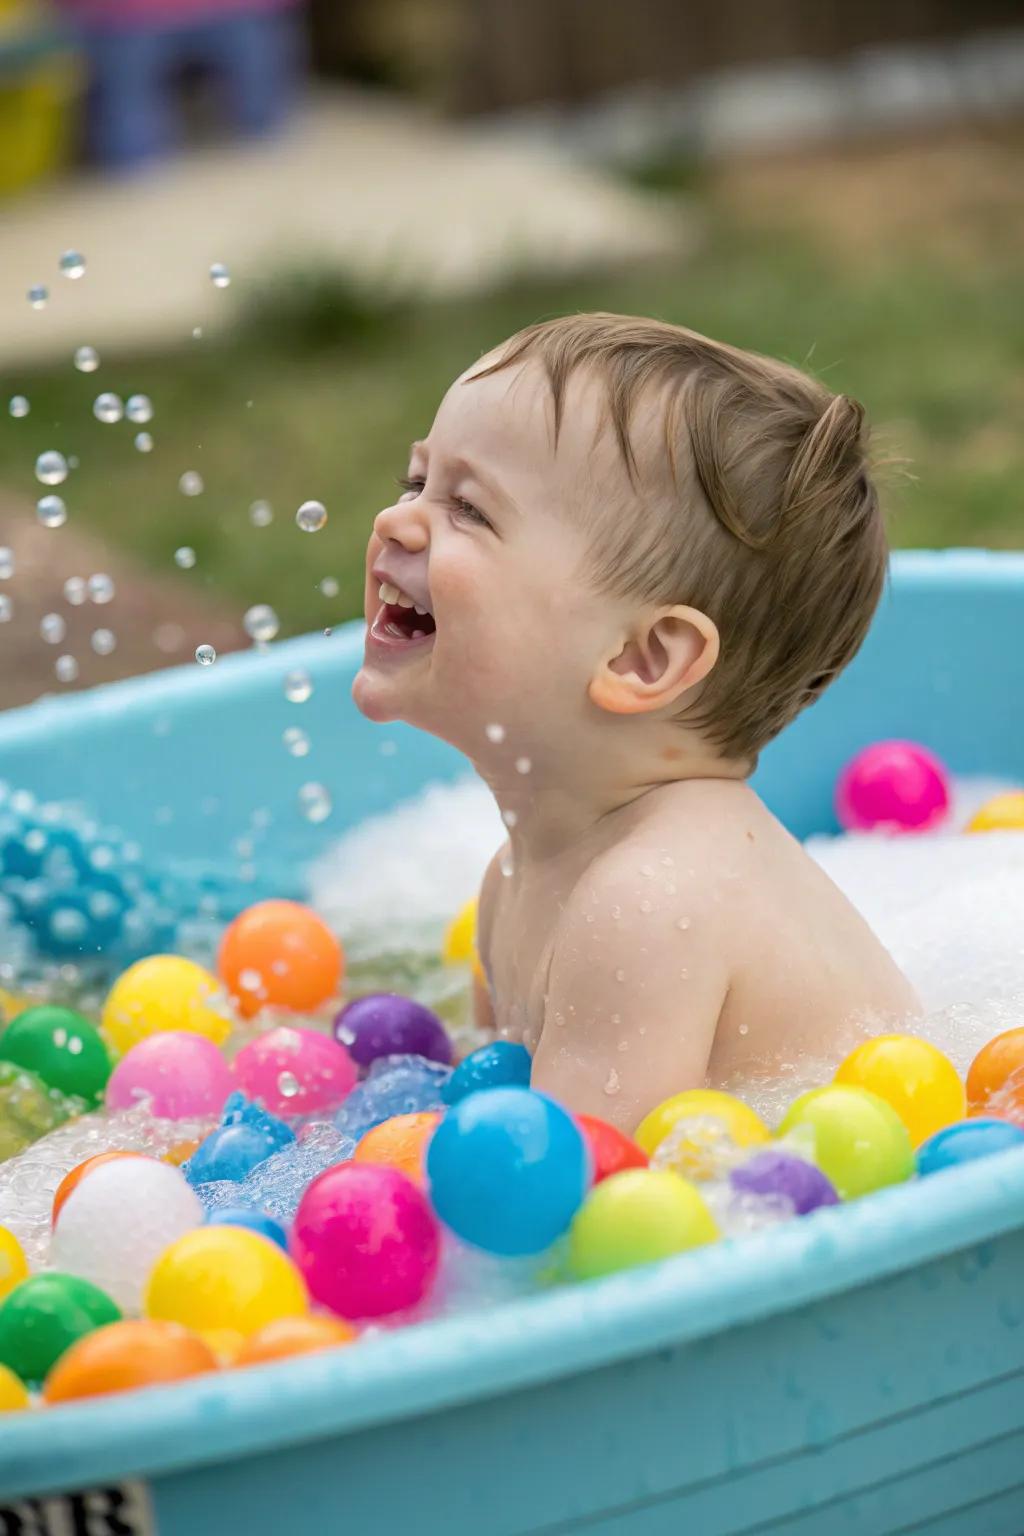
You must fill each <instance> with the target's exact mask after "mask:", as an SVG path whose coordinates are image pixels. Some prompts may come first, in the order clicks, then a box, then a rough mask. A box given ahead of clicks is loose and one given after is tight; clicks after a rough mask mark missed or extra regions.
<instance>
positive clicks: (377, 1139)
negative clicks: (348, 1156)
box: [352, 1109, 441, 1185]
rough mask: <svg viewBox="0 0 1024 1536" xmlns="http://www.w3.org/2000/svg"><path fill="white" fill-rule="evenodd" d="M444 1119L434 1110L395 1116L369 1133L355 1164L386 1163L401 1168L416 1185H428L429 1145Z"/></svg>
mask: <svg viewBox="0 0 1024 1536" xmlns="http://www.w3.org/2000/svg"><path fill="white" fill-rule="evenodd" d="M440 1118H441V1116H440V1115H439V1114H438V1113H437V1111H436V1110H433V1109H425V1110H421V1111H420V1112H419V1113H418V1114H415V1115H393V1116H392V1117H391V1119H390V1120H385V1121H383V1122H382V1123H381V1124H380V1125H375V1126H374V1127H373V1130H372V1131H367V1132H366V1135H365V1136H363V1137H362V1139H361V1140H360V1142H359V1145H358V1146H357V1147H356V1149H355V1151H354V1152H353V1154H352V1161H353V1162H354V1163H383V1164H385V1165H386V1166H387V1167H389V1168H397V1169H398V1171H399V1173H404V1174H405V1176H406V1178H407V1179H411V1180H412V1182H413V1183H414V1184H420V1185H423V1184H425V1183H426V1173H425V1171H424V1166H423V1160H424V1158H425V1156H426V1152H427V1142H428V1141H429V1140H430V1138H431V1136H433V1134H434V1130H435V1128H436V1126H437V1123H438V1121H439V1120H440Z"/></svg>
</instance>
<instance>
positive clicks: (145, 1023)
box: [101, 955, 231, 1056]
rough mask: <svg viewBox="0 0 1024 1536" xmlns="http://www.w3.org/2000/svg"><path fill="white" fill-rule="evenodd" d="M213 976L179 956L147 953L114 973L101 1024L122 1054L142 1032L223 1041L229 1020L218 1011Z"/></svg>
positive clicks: (218, 989) (142, 1036)
mask: <svg viewBox="0 0 1024 1536" xmlns="http://www.w3.org/2000/svg"><path fill="white" fill-rule="evenodd" d="M221 992H222V988H221V984H220V982H219V981H218V980H217V978H216V976H211V975H210V972H209V971H204V970H203V967H202V966H201V965H196V963H195V961H194V960H185V959H184V958H183V957H182V956H181V955H149V956H147V958H146V959H145V960H137V961H136V962H135V964H134V965H130V966H129V967H128V969H127V970H126V971H125V972H124V974H123V975H122V976H119V977H118V979H117V981H115V983H114V985H113V987H112V988H111V991H110V995H109V997H108V998H107V1001H106V1003H105V1004H104V1005H103V1018H102V1021H101V1022H102V1025H103V1028H104V1029H105V1030H106V1032H107V1034H108V1036H109V1037H110V1040H111V1042H112V1043H113V1045H114V1047H115V1049H116V1050H118V1051H120V1052H121V1055H122V1056H123V1055H124V1053H125V1052H126V1051H130V1050H131V1048H132V1046H133V1045H138V1043H139V1041H140V1040H145V1038H146V1037H147V1035H154V1034H157V1033H158V1032H159V1031H161V1030H165V1029H184V1030H187V1031H188V1033H189V1034H193V1035H205V1036H206V1038H207V1040H212V1041H213V1043H214V1045H223V1044H224V1041H225V1040H226V1039H227V1037H228V1035H229V1034H230V1033H231V1020H230V1018H228V1017H227V1015H226V1013H221V1012H219V1011H218V1009H217V1006H216V1004H215V1001H214V1000H215V999H216V998H217V997H218V996H219V995H220V994H221Z"/></svg>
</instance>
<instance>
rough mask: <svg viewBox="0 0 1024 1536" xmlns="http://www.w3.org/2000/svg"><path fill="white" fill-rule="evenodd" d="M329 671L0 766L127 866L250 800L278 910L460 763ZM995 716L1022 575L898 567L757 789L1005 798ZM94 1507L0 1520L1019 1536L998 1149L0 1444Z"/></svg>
mask: <svg viewBox="0 0 1024 1536" xmlns="http://www.w3.org/2000/svg"><path fill="white" fill-rule="evenodd" d="M360 649H361V641H360V636H359V633H358V631H357V630H356V629H354V628H353V629H351V630H349V631H346V632H344V633H342V634H341V635H336V636H334V637H333V638H331V639H329V640H323V639H316V640H303V641H297V642H294V643H292V644H288V645H282V646H280V647H276V648H275V649H274V651H273V652H272V653H271V655H269V656H246V657H242V658H238V659H233V660H227V661H224V662H222V663H219V664H218V665H217V666H216V667H215V668H213V669H211V670H210V671H202V670H200V669H198V668H193V669H189V670H187V671H183V672H176V673H171V674H168V675H165V676H163V677H159V678H154V679H147V680H145V681H143V682H139V683H129V684H122V685H119V686H116V687H113V688H108V689H105V690H102V691H98V692H95V693H92V694H87V695H83V696H80V697H78V698H75V699H69V700H67V701H63V702H48V703H43V704H39V705H36V706H34V707H33V708H31V709H28V710H23V711H21V712H20V713H18V714H13V715H10V716H8V717H7V719H6V720H4V721H2V722H0V775H2V776H3V777H5V778H6V779H8V780H9V781H10V782H12V783H15V784H19V785H23V786H27V787H30V788H33V789H35V790H37V791H38V792H39V793H40V794H42V795H48V796H58V797H62V798H64V797H66V795H67V791H68V787H69V783H73V784H74V786H75V788H76V790H77V792H78V793H79V794H80V795H81V797H82V799H83V800H84V801H87V802H90V803H91V804H92V805H93V806H94V808H95V809H96V811H97V813H98V814H99V815H100V816H101V817H104V818H109V819H110V820H111V821H115V822H117V823H119V824H121V825H123V826H125V827H126V828H127V829H129V830H130V831H131V832H132V833H133V834H134V835H136V836H137V837H138V838H139V839H140V840H141V841H142V843H143V845H144V847H145V848H146V849H147V850H148V851H149V852H150V853H151V854H153V855H154V856H157V857H160V856H166V857H169V858H170V857H174V858H182V857H184V858H190V859H198V860H203V861H211V862H213V863H217V862H218V861H222V860H227V859H228V858H229V856H230V847H231V843H232V841H233V839H234V838H235V837H237V836H238V835H239V834H240V833H241V832H242V831H243V830H244V828H245V826H246V824H247V822H248V818H249V814H250V813H251V811H252V810H253V809H255V808H258V807H260V806H268V807H270V808H271V809H272V810H273V811H274V812H275V820H274V823H273V826H272V828H271V833H270V838H271V845H272V846H271V852H272V854H273V856H274V858H275V859H276V860H277V867H278V869H279V871H280V876H281V879H282V881H283V882H284V883H285V884H286V886H287V887H288V888H289V889H295V888H296V886H297V884H298V883H299V879H298V874H297V871H298V869H299V866H300V863H301V860H303V859H304V858H306V857H308V856H309V855H310V854H312V853H314V852H315V851H316V850H317V848H318V847H319V846H321V845H322V844H323V843H324V842H325V841H326V840H327V839H328V838H330V837H333V836H335V835H336V834H337V832H338V831H339V830H340V829H341V828H342V827H343V826H344V825H345V824H346V823H350V822H352V821H354V820H357V819H359V818H361V817H363V816H365V815H366V814H367V813H368V812H371V811H378V810H380V809H382V808H384V807H386V806H388V805H389V804H391V803H393V802H394V801H395V800H397V799H399V798H401V797H404V796H407V795H408V794H410V793H411V792H414V791H416V790H417V789H419V788H420V787H421V786H422V785H423V784H424V783H425V782H427V781H428V780H430V779H434V778H439V777H450V776H452V775H453V774H455V773H457V772H459V771H461V768H462V766H463V765H462V764H461V762H460V760H459V759H458V758H457V757H456V756H455V754H453V753H450V752H448V751H447V750H445V749H444V748H442V747H439V746H438V745H437V744H435V743H433V742H430V741H428V740H425V739H421V738H419V737H417V736H414V735H413V734H412V733H410V732H406V731H400V730H394V729H392V728H381V727H373V726H370V725H368V724H367V723H366V722H364V721H363V720H361V719H360V718H359V717H358V716H357V715H356V713H355V711H354V710H353V708H352V706H351V704H350V703H349V700H348V684H349V679H350V677H351V674H352V672H353V669H354V668H355V666H356V665H357V659H358V656H359V653H360ZM294 666H303V667H306V668H308V669H309V670H310V672H311V673H312V674H313V677H314V679H315V683H316V691H315V693H314V695H313V698H312V699H311V700H310V701H309V702H308V703H307V704H305V705H303V706H302V711H303V714H302V720H303V724H304V725H305V726H306V728H307V729H308V731H309V734H310V735H311V737H312V738H313V741H314V743H315V755H311V756H310V757H309V758H308V759H306V760H305V761H304V762H301V763H296V762H295V761H294V760H293V759H291V758H289V757H288V755H287V754H286V753H284V752H283V751H281V750H280V746H279V743H280V737H281V731H282V730H283V728H284V726H285V725H286V724H290V723H294V720H295V706H291V705H288V704H287V703H286V702H285V700H284V698H283V695H282V691H281V678H282V675H283V674H284V672H285V671H287V670H288V669H289V668H290V667H294ZM1022 699H1024V557H1017V556H998V557H997V556H989V555H984V554H977V553H967V552H953V553H949V554H942V555H930V554H922V555H907V556H903V557H901V558H899V559H898V560H897V561H896V562H895V571H894V579H893V583H892V590H891V592H890V594H889V595H888V596H887V597H886V599H885V602H884V604H883V608H882V611H881V613H880V616H879V618H878V621H877V623H876V625H875V628H874V631H873V633H872V635H871V637H870V639H869V642H868V644H867V645H866V646H865V648H864V651H863V653H862V655H861V656H860V657H859V658H858V660H857V662H856V663H855V664H854V666H853V667H852V668H851V669H850V671H849V672H848V673H847V674H846V675H845V676H844V677H843V678H842V679H841V680H840V682H839V683H838V684H837V685H836V686H835V688H834V689H832V690H831V691H830V692H829V694H828V695H827V696H826V698H825V699H824V700H823V701H822V702H821V703H820V704H819V705H817V706H815V707H814V708H813V709H812V710H811V711H809V712H808V713H807V714H806V715H805V716H804V717H803V718H802V719H801V720H800V721H798V722H797V724H796V725H795V726H794V727H793V728H792V729H791V730H790V731H788V732H787V733H786V735H785V737H784V738H783V739H782V740H780V741H779V742H778V743H777V744H775V746H773V748H772V749H771V750H770V751H769V752H767V753H766V754H765V757H764V762H763V766H762V768H761V770H760V773H759V783H760V787H761V789H762V791H763V793H764V794H765V795H766V797H767V798H768V800H769V801H770V802H771V804H772V805H773V806H774V807H775V808H776V810H778V811H779V812H780V813H781V814H782V815H783V816H784V818H785V819H786V820H787V822H788V823H789V824H790V825H791V826H792V827H793V828H794V830H796V831H797V832H799V833H801V834H806V833H809V832H811V831H814V830H822V829H827V828H829V827H830V826H831V807H830V799H831V786H832V783H833V780H834V776H835V773H836V770H837V769H838V767H839V766H840V764H841V762H842V761H843V760H844V759H845V758H846V757H847V756H848V755H849V754H850V752H851V751H853V750H854V749H855V748H856V747H858V746H860V745H862V744H863V743H864V742H866V741H868V740H870V739H872V738H876V737H879V736H885V735H906V736H913V737H916V738H918V739H920V740H922V741H924V742H926V743H927V744H928V745H930V746H931V747H933V748H934V749H936V750H937V751H938V752H939V753H941V754H942V755H943V756H944V757H945V758H946V759H947V761H948V762H949V763H950V764H951V765H952V767H953V768H954V769H956V770H958V771H961V772H978V771H985V772H993V773H1006V774H1017V775H1020V776H1024V709H1022V707H1021V700H1022ZM382 741H386V742H390V743H393V744H394V748H395V750H393V751H392V750H391V749H390V748H389V749H388V752H387V755H382V754H381V752H380V745H381V743H382ZM314 763H315V764H316V765H317V770H318V772H317V776H318V777H319V778H321V779H322V780H323V782H324V783H325V784H326V785H327V786H328V788H329V789H330V791H331V793H332V795H333V797H334V804H335V811H334V815H333V816H332V817H331V818H330V819H329V820H328V821H327V822H325V823H324V824H322V825H321V826H318V827H313V826H310V825H309V824H308V823H306V822H304V821H302V819H301V818H300V817H299V815H298V813H297V811H296V810H295V793H296V791H297V789H298V787H299V785H300V784H301V783H302V782H303V781H304V780H306V779H308V778H310V777H311V776H312V774H311V768H312V765H313V764H314ZM328 764H329V766H328ZM168 812H170V813H172V815H171V819H168ZM1022 936H1024V914H1022ZM97 1487H103V1488H105V1489H106V1491H105V1492H95V1493H92V1494H89V1495H88V1496H82V1495H80V1496H78V1497H77V1499H76V1498H71V1499H70V1500H68V1499H64V1500H57V1501H55V1502H49V1501H46V1500H44V1501H43V1502H42V1503H40V1504H37V1505H28V1506H17V1507H16V1506H9V1507H8V1508H7V1509H6V1510H5V1511H4V1510H0V1529H3V1530H4V1531H6V1532H10V1533H14V1532H16V1531H18V1532H21V1531H24V1532H25V1533H26V1536H28V1533H29V1532H35V1531H38V1530H39V1529H40V1528H41V1529H43V1530H46V1531H47V1532H53V1533H54V1536H56V1533H57V1532H58V1531H59V1532H62V1533H65V1536H67V1533H70V1532H71V1531H72V1530H75V1531H79V1532H86V1531H88V1532H92V1533H94V1536H100V1533H103V1532H110V1533H114V1532H125V1531H149V1530H153V1529H156V1530H159V1531H160V1532H161V1533H162V1536H204V1533H214V1532H218V1533H219V1532H220V1531H222V1530H224V1529H227V1528H230V1529H235V1530H237V1531H239V1532H244V1533H245V1536H280V1533H281V1532H285V1531H291V1530H294V1531H300V1532H314V1531H324V1532H333V1531H359V1532H362V1533H370V1532H373V1533H380V1536H391V1533H395V1532H402V1533H407V1532H409V1531H415V1532H416V1533H417V1536H462V1533H473V1536H485V1533H486V1536H520V1533H527V1532H529V1533H544V1536H556V1533H558V1536H562V1533H566V1536H568V1533H570V1532H583V1531H587V1532H590V1531H593V1532H599V1533H601V1536H670V1533H671V1536H684V1533H686V1536H689V1533H692V1536H726V1533H729V1536H739V1533H741V1532H742V1533H746V1536H753V1533H755V1532H756V1533H758V1536H769V1533H770V1536H832V1533H840V1536H842V1533H851V1536H895V1533H896V1532H900V1533H910V1532H914V1533H924V1532H927V1533H929V1536H954V1533H963V1536H1021V1533H1022V1532H1024V1156H1022V1155H1021V1154H1019V1153H1016V1152H1010V1153H1005V1154H1003V1155H1002V1156H1000V1157H997V1158H992V1159H990V1160H989V1161H988V1162H984V1163H979V1164H975V1165H974V1166H968V1167H965V1168H962V1169H959V1170H956V1171H953V1172H950V1173H946V1174H943V1175H941V1176H937V1177H935V1178H933V1179H929V1180H927V1181H926V1182H924V1183H922V1184H921V1185H919V1186H908V1187H904V1188H900V1189H894V1190H889V1191H886V1192H884V1193H882V1194H879V1195H876V1196H873V1197H871V1198H869V1199H866V1200H863V1201H861V1202H860V1203H859V1204H857V1205H855V1206H851V1207H848V1208H846V1209H837V1210H826V1211H823V1212H820V1213H818V1214H817V1215H816V1216H814V1217H811V1218H809V1219H807V1220H804V1221H801V1222H794V1223H792V1224H791V1225H790V1226H788V1227H784V1228H781V1229H777V1230H775V1231H771V1232H767V1233H764V1234H762V1235H760V1236H755V1237H752V1238H748V1239H747V1240H745V1241H742V1242H738V1243H723V1244H721V1245H719V1246H717V1247H715V1248H710V1249H706V1250H702V1251H700V1252H698V1253H695V1254H692V1255H688V1256H684V1257H682V1258H680V1259H676V1260H672V1261H669V1262H667V1263H665V1264H662V1265H658V1266H655V1267H653V1268H649V1269H646V1270H643V1271H638V1272H635V1273H633V1274H626V1275H622V1276H617V1277H614V1278H612V1279H610V1280H606V1281H601V1282H598V1283H594V1284H591V1285H588V1286H584V1287H574V1288H569V1289H565V1290H562V1291H558V1292H555V1293H551V1294H548V1295H541V1296H537V1297H535V1298H531V1299H529V1300H527V1301H521V1302H517V1303H515V1304H512V1305H508V1306H506V1307H503V1308H500V1309H495V1310H494V1311H492V1312H490V1313H487V1314H480V1315H474V1316H471V1317H464V1318H461V1319H456V1320H452V1321H447V1322H443V1323H437V1324H431V1325H427V1326H423V1327H420V1328H417V1329H412V1330H409V1331H407V1332H405V1333H401V1334H395V1335H392V1336H387V1337H379V1338H377V1339H375V1340H371V1341H367V1342H366V1343H363V1344H360V1345H359V1346H358V1347H356V1348H354V1349H351V1350H347V1351H342V1352H340V1353H338V1354H334V1355H324V1356H320V1357H311V1358H308V1359H306V1360H297V1361H294V1362H290V1363H288V1364H285V1365H279V1366H275V1367H270V1368H262V1369H259V1370H253V1371H249V1372H239V1373H237V1374H234V1375H232V1374H226V1375H224V1376H222V1377H220V1378H217V1379H212V1380H209V1379H207V1380H203V1381H200V1382H198V1383H197V1384H194V1385H193V1384H188V1385H185V1386H182V1387H178V1388H174V1389H167V1390H157V1391H151V1392H146V1393H141V1394H138V1395H135V1396H132V1397H130V1398H121V1399H108V1400H106V1401H97V1402H94V1403H91V1404H85V1405H82V1406H76V1407H68V1408H63V1409H57V1410H53V1411H51V1412H48V1413H46V1414H42V1415H38V1416H29V1415H26V1416H20V1417H13V1418H10V1419H8V1420H6V1421H5V1422H3V1423H2V1425H0V1503H4V1502H5V1501H11V1500H15V1499H25V1498H32V1497H37V1496H42V1495H46V1494H49V1493H55V1492H58V1491H61V1490H82V1489H95V1488H97ZM87 1512H88V1518H87ZM18 1519H20V1520H21V1522H22V1523H21V1525H19V1524H18V1523H17V1520H18ZM47 1521H49V1522H50V1523H49V1524H47V1523H46V1522H47ZM76 1521H77V1523H76ZM5 1522H6V1523H5ZM90 1522H91V1523H90Z"/></svg>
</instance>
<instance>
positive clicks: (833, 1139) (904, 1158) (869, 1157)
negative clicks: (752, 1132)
mask: <svg viewBox="0 0 1024 1536" xmlns="http://www.w3.org/2000/svg"><path fill="white" fill-rule="evenodd" d="M778 1134H779V1136H785V1137H787V1138H788V1139H789V1140H790V1141H791V1142H793V1144H794V1146H795V1147H796V1149H797V1150H798V1151H800V1152H803V1153H805V1154H806V1155H808V1156H809V1157H810V1158H811V1159H812V1161H813V1162H815V1163H817V1165H818V1167H819V1168H820V1169H821V1171H822V1173H824V1174H825V1175H826V1177H828V1178H829V1179H831V1180H832V1183H833V1184H834V1185H835V1187H836V1191H837V1192H838V1194H839V1196H840V1198H841V1199H843V1200H855V1199H856V1198H857V1196H858V1195H868V1194H870V1193H871V1191H872V1190H873V1189H882V1188H884V1187H885V1185H887V1184H901V1183H902V1182H903V1180H904V1179H909V1178H910V1176H911V1175H912V1174H913V1172H914V1150H913V1148H912V1146H911V1145H910V1133H909V1131H908V1130H907V1128H906V1126H905V1125H904V1124H903V1121H902V1120H901V1119H900V1117H899V1115H898V1114H897V1113H896V1111H895V1110H894V1109H893V1107H892V1105H891V1104H887V1103H886V1101H885V1100H884V1099H881V1098H879V1096H878V1094H877V1093H872V1092H871V1091H870V1089H868V1088H847V1087H845V1086H843V1085H842V1084H840V1083H833V1084H831V1085H830V1086H829V1087H827V1088H812V1089H811V1090H810V1092H809V1093H802V1094H801V1095H800V1097H799V1098H798V1099H794V1101H793V1103H792V1104H791V1105H790V1106H789V1109H788V1110H787V1112H786V1118H785V1119H784V1120H783V1122H782V1124H781V1125H780V1126H779V1130H778Z"/></svg>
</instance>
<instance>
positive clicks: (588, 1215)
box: [569, 1168, 718, 1280]
mask: <svg viewBox="0 0 1024 1536" xmlns="http://www.w3.org/2000/svg"><path fill="white" fill-rule="evenodd" d="M717 1236H718V1228H717V1226H716V1225H715V1221H714V1218H713V1216H712V1215H711V1212H710V1211H709V1210H708V1208H707V1206H706V1205H705V1203H704V1197H703V1196H702V1195H701V1193H700V1191H699V1190H698V1189H697V1187H696V1185H695V1184H691V1183H690V1182H689V1180H688V1179H681V1178H680V1177H679V1175H678V1174H675V1173H669V1172H668V1171H667V1169H663V1168H627V1169H626V1170H625V1171H624V1172H622V1173H613V1174H612V1176H611V1178H609V1179H603V1180H602V1182H601V1183H600V1184H597V1185H595V1187H594V1188H593V1189H592V1190H591V1191H590V1194H589V1195H588V1196H587V1198H586V1200H584V1202H583V1204H582V1206H581V1207H580V1209H579V1210H578V1211H577V1213H576V1216H575V1218H574V1220H573V1224H572V1227H571V1228H570V1230H569V1268H570V1270H571V1271H572V1273H573V1274H574V1275H576V1276H577V1278H578V1279H580V1280H595V1279H597V1277H598V1276H599V1275H611V1274H614V1273H615V1271H616V1270H620V1269H632V1268H633V1267H634V1266H635V1265H637V1264H652V1263H654V1262H655V1261H656V1260H658V1259H667V1258H670V1257H671V1256H672V1255H673V1254H676V1253H683V1252H685V1251H686V1249H688V1248H699V1247H701V1246H702V1245H703V1244H705V1243H713V1242H714V1241H715V1239H716V1238H717Z"/></svg>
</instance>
